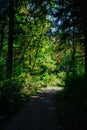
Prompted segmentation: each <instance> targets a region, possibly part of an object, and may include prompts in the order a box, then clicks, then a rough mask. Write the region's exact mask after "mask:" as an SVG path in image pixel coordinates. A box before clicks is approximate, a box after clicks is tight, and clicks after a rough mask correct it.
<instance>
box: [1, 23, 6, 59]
mask: <svg viewBox="0 0 87 130" xmlns="http://www.w3.org/2000/svg"><path fill="white" fill-rule="evenodd" d="M4 28H5V25H4V23H2V28H1V39H0V57H1V54H2V48H3V39H4Z"/></svg>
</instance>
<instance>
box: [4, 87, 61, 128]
mask: <svg viewBox="0 0 87 130" xmlns="http://www.w3.org/2000/svg"><path fill="white" fill-rule="evenodd" d="M56 91H57V89H56V88H46V89H45V90H43V91H42V92H40V93H39V94H37V95H33V96H32V97H31V100H30V101H29V102H28V103H26V104H25V106H24V107H23V108H22V109H21V110H20V111H19V112H18V114H17V115H16V116H15V117H14V118H13V119H12V120H11V121H10V122H9V124H8V126H7V127H6V130H59V127H58V123H57V114H56V108H55V105H54V95H55V92H56Z"/></svg>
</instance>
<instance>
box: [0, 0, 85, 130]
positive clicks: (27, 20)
mask: <svg viewBox="0 0 87 130" xmlns="http://www.w3.org/2000/svg"><path fill="white" fill-rule="evenodd" d="M86 7H87V2H86V0H84V1H83V0H77V1H75V0H65V1H64V0H46V1H45V0H41V1H40V0H37V1H35V0H8V1H7V0H0V107H1V112H0V116H1V117H2V118H0V120H1V121H2V120H4V119H6V118H7V117H8V115H9V114H8V113H12V112H13V111H14V109H15V108H16V107H19V106H20V104H22V103H23V102H24V101H25V100H26V98H27V97H29V96H30V95H31V94H33V93H35V92H38V90H39V89H41V87H43V85H41V84H44V86H51V87H62V88H63V91H61V92H60V93H59V92H58V94H57V98H58V100H59V101H60V102H61V103H60V104H61V106H60V108H61V110H62V111H63V112H64V113H67V112H66V111H65V110H69V111H68V114H66V115H64V116H65V118H66V120H64V122H65V123H64V122H63V125H64V127H65V128H67V127H69V128H70V129H71V126H72V129H75V128H78V127H79V129H85V127H86V121H87V117H86V114H87V112H86V108H87V93H86V90H87V11H86ZM63 101H64V102H65V103H66V102H67V103H66V104H67V105H66V104H64V102H63ZM62 102H63V103H62ZM68 106H69V107H68ZM70 106H71V107H70ZM3 108H4V109H3ZM58 109H59V108H58ZM2 111H4V112H2ZM78 113H80V114H78ZM59 115H60V114H59ZM70 115H74V116H73V117H72V116H70ZM60 116H63V115H60ZM70 121H71V122H70ZM67 123H68V125H67V126H66V125H65V124H67ZM69 125H70V126H69ZM67 129H68V128H67Z"/></svg>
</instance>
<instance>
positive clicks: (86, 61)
mask: <svg viewBox="0 0 87 130" xmlns="http://www.w3.org/2000/svg"><path fill="white" fill-rule="evenodd" d="M84 47H85V77H86V78H87V31H86V30H85V42H84Z"/></svg>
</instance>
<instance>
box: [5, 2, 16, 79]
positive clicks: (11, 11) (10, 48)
mask: <svg viewBox="0 0 87 130" xmlns="http://www.w3.org/2000/svg"><path fill="white" fill-rule="evenodd" d="M13 37H14V0H10V3H9V34H8V52H7V65H6V76H7V78H11V77H12V63H13Z"/></svg>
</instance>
